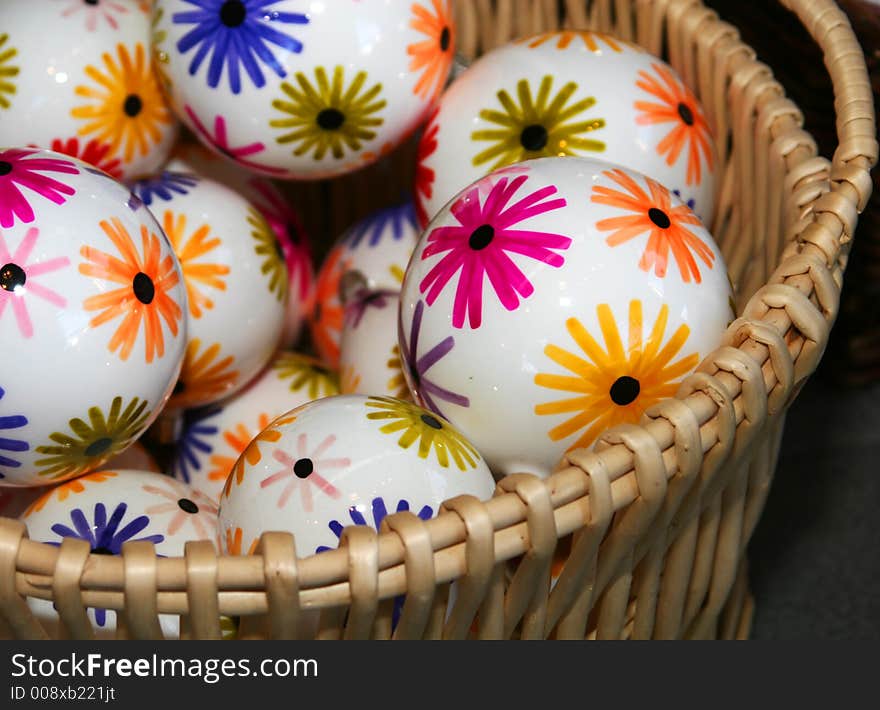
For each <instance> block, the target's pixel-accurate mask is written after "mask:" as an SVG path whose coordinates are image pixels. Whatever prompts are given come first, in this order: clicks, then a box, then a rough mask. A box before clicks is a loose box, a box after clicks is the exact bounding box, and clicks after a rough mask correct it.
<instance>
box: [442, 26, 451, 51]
mask: <svg viewBox="0 0 880 710" xmlns="http://www.w3.org/2000/svg"><path fill="white" fill-rule="evenodd" d="M450 44H452V32H450V31H449V28H448V27H444V28H443V31H442V32H441V33H440V50H441V51H443V52H445V51H446V50H447V49H449V45H450Z"/></svg>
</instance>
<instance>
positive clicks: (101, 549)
mask: <svg viewBox="0 0 880 710" xmlns="http://www.w3.org/2000/svg"><path fill="white" fill-rule="evenodd" d="M86 2H89V0H86ZM89 4H90V5H91V3H89ZM92 554H93V555H115V554H116V553H115V552H113V550H110V549H107V548H106V547H96V548H94V549H93V550H92Z"/></svg>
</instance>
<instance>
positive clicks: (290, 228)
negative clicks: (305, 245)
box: [285, 224, 302, 245]
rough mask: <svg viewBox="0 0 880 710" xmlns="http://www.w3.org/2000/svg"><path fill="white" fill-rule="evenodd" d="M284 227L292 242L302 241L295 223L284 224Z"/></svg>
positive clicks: (299, 242)
mask: <svg viewBox="0 0 880 710" xmlns="http://www.w3.org/2000/svg"><path fill="white" fill-rule="evenodd" d="M285 229H286V230H287V236H288V237H289V238H290V241H291V242H292V243H293V244H297V245H299V244H301V243H302V235H301V234H300V233H299V227H297V226H296V225H295V224H288V225H286V226H285Z"/></svg>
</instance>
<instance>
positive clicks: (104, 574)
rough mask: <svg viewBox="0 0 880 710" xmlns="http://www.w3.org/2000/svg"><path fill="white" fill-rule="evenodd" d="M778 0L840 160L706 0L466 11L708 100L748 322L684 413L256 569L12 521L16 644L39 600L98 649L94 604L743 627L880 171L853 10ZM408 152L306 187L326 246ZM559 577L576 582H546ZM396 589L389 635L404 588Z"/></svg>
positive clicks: (309, 618)
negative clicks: (803, 33) (625, 53)
mask: <svg viewBox="0 0 880 710" xmlns="http://www.w3.org/2000/svg"><path fill="white" fill-rule="evenodd" d="M784 4H785V5H786V6H788V7H790V8H791V9H792V10H794V11H795V12H796V13H797V15H798V16H799V17H800V19H801V21H802V22H803V23H804V25H805V26H806V27H807V28H808V29H809V31H810V34H811V35H812V36H813V38H814V39H815V40H816V42H817V43H818V44H819V45H820V46H821V48H822V51H823V53H824V56H825V63H826V67H827V68H828V71H829V73H830V75H831V77H832V79H833V83H834V88H835V94H836V101H835V108H836V113H837V130H838V134H839V147H838V149H837V151H836V153H835V155H834V160H833V161H832V162H829V161H828V160H825V159H823V158H819V157H817V154H816V153H817V151H816V144H815V142H814V140H813V138H811V136H810V135H809V134H807V133H806V132H804V131H803V130H802V127H801V126H802V116H801V114H800V112H799V110H798V108H797V107H796V106H795V105H794V104H792V103H791V102H790V101H789V100H787V99H786V98H785V96H784V93H783V89H782V87H781V86H780V85H779V84H778V83H777V82H776V81H774V79H773V76H772V74H771V72H770V71H769V69H768V68H767V67H766V66H765V65H763V64H761V63H760V62H758V61H756V59H755V53H754V52H753V51H752V50H751V49H750V48H749V47H748V46H746V45H744V44H743V43H742V42H741V41H740V40H739V35H738V33H737V31H736V30H735V29H734V28H733V27H731V26H730V25H727V24H725V23H723V22H721V21H720V20H719V19H718V17H717V15H716V14H715V13H714V12H712V11H710V10H708V9H707V8H706V7H705V6H704V5H702V3H701V2H700V1H699V0H634V1H633V0H595V1H594V2H584V0H580V1H578V0H567V1H566V2H557V0H494V1H493V0H458V2H457V11H458V13H459V16H460V17H459V36H460V48H461V50H462V52H463V53H464V55H465V56H474V55H476V54H478V53H479V52H480V51H483V50H486V49H488V48H490V47H493V46H495V45H497V44H500V43H503V42H505V41H507V40H509V39H511V38H513V37H516V36H520V35H523V34H526V33H532V32H535V31H539V30H545V29H550V28H555V27H558V26H560V23H562V24H563V25H564V26H568V27H574V28H587V27H589V28H592V29H598V30H603V31H610V32H613V33H615V34H617V35H619V36H621V37H623V38H625V39H630V40H634V41H637V42H638V43H640V44H642V45H643V46H645V47H646V48H647V49H648V50H650V51H652V52H654V53H656V54H659V55H662V56H664V58H666V59H667V60H668V61H670V63H671V64H672V65H673V66H675V67H676V69H678V71H679V72H680V73H681V75H682V76H683V77H684V79H685V81H687V82H688V83H689V84H690V86H691V87H693V88H694V89H695V90H696V91H697V93H698V95H699V96H700V97H701V99H702V101H703V103H704V105H705V107H706V109H707V112H708V115H709V117H710V120H711V122H712V124H713V125H714V128H715V131H716V135H717V138H718V148H719V151H720V156H721V164H722V166H723V170H722V180H721V188H720V194H719V199H718V204H719V205H720V208H719V210H718V215H717V217H716V219H715V223H714V224H713V225H712V231H713V233H714V234H715V236H716V238H717V240H718V241H719V243H720V245H721V248H722V250H723V252H724V255H725V257H726V259H727V263H728V265H729V267H730V270H731V276H732V278H733V280H734V283H735V285H736V287H737V293H738V302H739V306H740V313H741V314H742V317H741V318H740V319H739V320H738V321H736V322H735V323H734V324H733V325H731V326H730V328H729V329H728V331H727V334H726V339H725V344H724V346H723V347H722V348H720V349H719V350H718V351H716V352H715V353H713V354H712V355H711V356H710V357H708V358H707V359H706V360H705V361H704V362H703V363H702V365H701V366H700V368H699V371H698V373H697V374H694V375H693V376H691V377H689V378H687V380H686V381H685V382H684V383H683V384H682V386H681V388H680V390H679V392H678V395H677V397H676V398H675V399H670V400H667V401H664V402H662V403H661V404H659V405H658V406H656V407H654V408H652V409H651V410H650V411H649V412H648V413H647V414H646V416H645V417H644V420H643V422H642V423H641V425H639V426H624V427H620V428H618V429H615V430H613V431H610V432H608V433H606V434H605V435H604V436H602V437H601V438H600V440H599V443H598V444H597V445H596V446H595V447H594V450H593V451H586V450H581V451H576V452H574V453H572V454H570V455H569V456H568V457H567V460H566V462H565V463H564V464H563V465H562V466H561V467H560V468H559V470H558V471H557V473H555V474H554V475H553V476H552V477H550V478H549V479H547V480H539V479H538V478H535V477H532V476H527V475H513V476H508V477H507V478H505V479H504V480H502V481H501V483H500V484H499V485H498V490H497V492H496V496H495V497H494V498H493V499H492V500H490V501H488V502H486V503H481V502H479V501H476V500H474V499H470V498H459V499H454V500H451V501H448V502H447V503H446V504H445V506H444V508H443V509H442V510H441V514H440V515H439V516H438V517H437V518H434V519H432V520H429V521H427V522H423V521H421V520H419V519H417V518H416V517H415V516H413V515H411V514H409V513H399V514H396V515H391V516H389V517H388V518H386V520H385V521H384V523H383V528H382V531H381V532H380V534H378V535H377V534H376V533H375V532H374V531H372V530H371V529H369V528H367V527H366V526H360V527H351V528H348V529H346V531H345V532H344V533H343V535H342V540H341V544H340V548H339V549H338V550H334V551H330V552H325V553H323V554H321V555H316V556H311V557H308V558H303V559H297V557H296V556H295V553H294V546H293V541H292V538H291V537H290V536H289V535H287V534H281V533H267V534H265V535H263V537H262V538H261V541H260V545H259V547H258V548H257V552H256V554H255V555H252V556H241V557H218V556H217V554H216V552H215V551H214V548H213V546H212V545H211V544H210V543H191V544H190V545H188V547H187V550H186V554H185V556H184V557H183V558H176V559H173V558H162V559H157V557H156V556H155V553H154V550H153V548H152V546H151V545H150V544H149V543H140V542H134V543H128V544H127V545H126V547H125V548H124V550H123V554H122V555H121V556H118V557H107V556H95V555H93V556H90V555H89V548H88V544H87V543H85V542H83V541H79V540H73V539H67V540H65V541H64V543H63V544H62V545H61V546H60V547H53V546H50V545H46V544H40V543H36V542H32V541H30V540H28V539H27V536H26V531H25V527H24V525H22V524H21V523H20V522H16V521H12V520H3V519H0V615H2V617H3V618H4V619H5V623H6V625H7V626H8V630H7V631H8V632H9V633H11V634H12V635H13V636H15V637H18V638H45V637H46V636H47V635H48V634H47V632H46V630H45V629H44V628H43V627H42V626H41V625H40V624H39V623H38V622H37V621H36V620H35V618H34V617H33V615H32V614H31V613H30V611H29V608H28V606H27V603H26V601H25V596H33V597H40V598H44V599H54V600H55V603H56V606H57V608H58V612H59V615H60V618H61V621H62V623H61V624H60V631H59V633H60V634H63V635H66V636H70V637H75V638H89V637H91V634H92V629H91V625H90V623H89V621H88V619H87V617H86V613H85V609H84V607H88V606H97V607H105V608H112V609H116V610H121V613H120V614H119V617H118V619H119V622H118V635H119V636H120V637H125V638H132V637H137V638H157V637H159V636H160V635H161V632H160V628H159V623H158V619H157V614H159V613H170V614H179V615H180V617H181V636H182V637H183V638H220V623H219V619H220V616H221V614H222V615H227V616H232V617H241V625H240V636H241V637H244V638H296V637H303V636H309V637H311V636H317V637H319V638H328V639H330V638H346V639H355V638H370V637H373V638H388V637H393V638H399V639H404V638H449V639H457V638H467V637H478V638H522V639H535V638H548V637H550V638H585V637H586V638H597V639H620V638H637V639H645V638H682V637H683V638H719V637H720V638H734V637H743V636H746V635H747V634H748V631H749V624H750V615H751V609H752V603H751V598H750V596H749V592H748V583H747V579H746V561H745V549H746V544H747V542H748V540H749V538H750V536H751V534H752V531H753V530H754V528H755V524H756V522H757V520H758V518H759V516H760V514H761V510H762V508H763V505H764V501H765V499H766V495H767V491H768V488H769V486H770V482H771V480H772V476H773V471H774V468H775V464H776V459H777V455H778V450H779V443H780V439H781V434H782V427H783V423H784V419H785V412H786V409H787V407H788V406H789V405H790V404H791V402H792V400H793V399H794V397H795V395H796V394H797V392H798V391H799V390H800V388H801V386H802V385H803V383H804V381H805V380H806V378H807V377H808V376H810V375H811V374H812V373H813V372H814V371H815V369H816V366H817V364H818V362H819V359H820V357H821V356H822V353H823V350H824V348H825V345H826V343H827V340H828V334H829V329H830V327H831V325H832V324H833V322H834V319H835V316H836V314H837V308H838V301H839V292H840V287H841V284H842V279H843V273H844V269H845V267H846V261H847V255H848V253H849V250H850V243H851V240H852V237H853V232H854V230H855V227H856V223H857V221H858V214H859V212H860V210H861V209H863V208H864V206H865V205H866V203H867V201H868V198H869V197H870V193H871V187H872V183H871V177H870V175H869V170H870V168H871V167H872V166H873V165H874V163H875V160H876V158H877V144H876V141H875V124H874V114H873V99H872V95H871V85H870V83H869V81H868V74H867V70H866V66H865V59H864V56H863V54H862V52H861V50H860V48H859V45H858V44H857V42H856V39H855V37H854V35H853V33H852V30H851V27H850V25H849V23H848V21H847V19H846V16H845V15H844V14H843V13H842V12H841V11H840V9H839V8H838V7H837V6H836V5H835V4H834V3H833V2H831V0H784ZM560 8H562V9H561V10H560ZM812 71H819V67H813V68H812ZM409 157H410V156H408V155H407V154H406V150H404V151H403V152H402V153H401V154H399V155H398V156H394V157H393V159H392V160H390V161H389V162H388V163H386V164H385V165H380V166H378V167H376V168H375V169H373V170H371V171H368V172H367V173H366V174H359V175H355V176H352V177H350V178H347V179H343V180H340V181H336V182H333V183H326V184H322V185H310V186H303V187H302V188H301V189H297V190H296V193H297V196H298V201H299V202H300V204H301V206H302V207H303V208H304V209H305V211H307V212H308V208H309V207H310V206H312V211H311V212H308V219H309V221H310V223H311V226H312V230H313V232H316V231H317V232H318V233H320V232H325V233H326V232H330V233H332V232H334V231H336V230H338V229H339V228H341V227H342V226H344V225H345V224H347V223H349V222H350V221H351V220H352V219H354V218H355V217H357V216H358V214H359V213H360V212H361V211H363V210H364V209H365V208H366V204H358V203H357V199H358V197H357V196H363V195H370V201H371V202H372V203H373V204H375V202H376V201H377V200H381V199H383V198H385V197H387V198H388V199H393V198H396V197H397V191H398V190H399V189H400V188H401V187H405V186H406V185H407V184H408V183H407V182H406V181H407V180H408V179H409V175H410V171H411V161H410V160H408V159H409ZM382 190H385V191H387V194H386V195H382V194H380V191H382ZM352 196H355V199H352ZM343 197H344V198H345V199H342V198H343ZM365 202H366V200H365ZM314 205H318V208H319V210H320V211H316V210H315V209H314ZM562 552H564V553H565V554H557V553H562ZM554 563H555V564H556V565H557V567H556V568H555V569H556V572H557V573H559V572H560V569H561V576H560V577H559V578H558V582H557V584H556V585H555V586H554V587H553V589H552V591H550V584H549V581H550V575H551V567H552V566H553V565H554ZM453 582H454V584H451V583H453ZM403 593H405V594H406V602H405V604H404V607H403V613H402V615H401V617H400V619H399V622H398V623H397V625H396V627H395V629H394V631H393V633H392V624H391V614H392V605H393V598H394V597H395V596H396V595H400V594H403ZM316 618H317V619H318V623H317V625H314V624H313V621H314V620H315V619H316Z"/></svg>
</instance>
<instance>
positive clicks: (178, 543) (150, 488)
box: [21, 470, 217, 638]
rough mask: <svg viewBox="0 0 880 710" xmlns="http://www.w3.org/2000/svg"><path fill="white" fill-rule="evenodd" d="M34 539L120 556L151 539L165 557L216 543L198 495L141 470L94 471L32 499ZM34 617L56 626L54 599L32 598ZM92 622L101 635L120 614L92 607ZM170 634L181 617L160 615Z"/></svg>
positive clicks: (210, 516)
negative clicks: (192, 545)
mask: <svg viewBox="0 0 880 710" xmlns="http://www.w3.org/2000/svg"><path fill="white" fill-rule="evenodd" d="M21 520H22V521H23V522H24V523H25V525H27V528H28V535H29V536H30V538H31V539H32V540H36V541H38V542H45V543H48V544H50V545H56V546H57V545H61V544H62V542H63V541H64V540H65V539H66V538H73V539H77V540H82V541H84V542H85V543H87V544H88V546H89V548H90V550H91V554H96V555H119V554H121V553H122V549H123V546H124V545H125V544H126V543H129V542H135V541H141V542H144V541H145V542H149V543H152V544H153V545H154V546H155V550H156V553H157V554H158V555H161V556H164V557H182V556H183V554H184V549H185V546H186V543H187V542H189V541H191V540H207V541H210V542H212V543H214V544H216V542H217V507H216V505H214V504H213V503H212V502H211V501H210V500H208V499H207V498H206V497H205V496H204V495H202V494H201V493H200V492H199V491H196V490H194V489H192V488H190V487H189V486H186V485H184V484H182V483H180V482H179V481H175V480H174V479H172V478H169V477H168V476H163V475H162V474H158V473H151V472H146V471H136V470H118V471H96V472H94V473H90V474H88V475H86V476H82V477H80V478H77V479H74V480H72V481H68V482H67V483H64V484H62V485H61V486H57V487H55V488H53V489H51V490H49V491H47V492H46V493H45V495H43V496H42V497H41V498H39V499H37V500H36V501H34V502H33V503H32V504H31V505H30V507H28V509H27V510H26V511H25V512H24V514H23V515H22V516H21ZM28 604H29V605H30V607H31V609H32V610H33V611H34V613H35V615H36V616H37V617H38V618H39V619H40V620H41V621H42V622H44V623H46V624H47V626H50V627H51V625H52V624H53V623H54V622H56V621H57V619H58V612H57V611H55V610H54V609H53V608H52V602H49V601H47V600H43V599H35V598H29V599H28ZM87 613H88V617H89V620H90V621H91V623H92V627H93V629H94V631H95V633H96V635H97V636H99V637H106V636H108V635H110V634H111V633H112V632H113V631H115V629H116V612H115V611H114V610H112V609H102V608H90V609H88V612H87ZM159 623H160V627H161V629H162V632H163V634H164V635H165V636H166V637H170V638H173V637H176V636H177V635H178V634H179V630H180V626H179V620H178V618H177V617H176V616H173V615H160V616H159Z"/></svg>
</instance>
